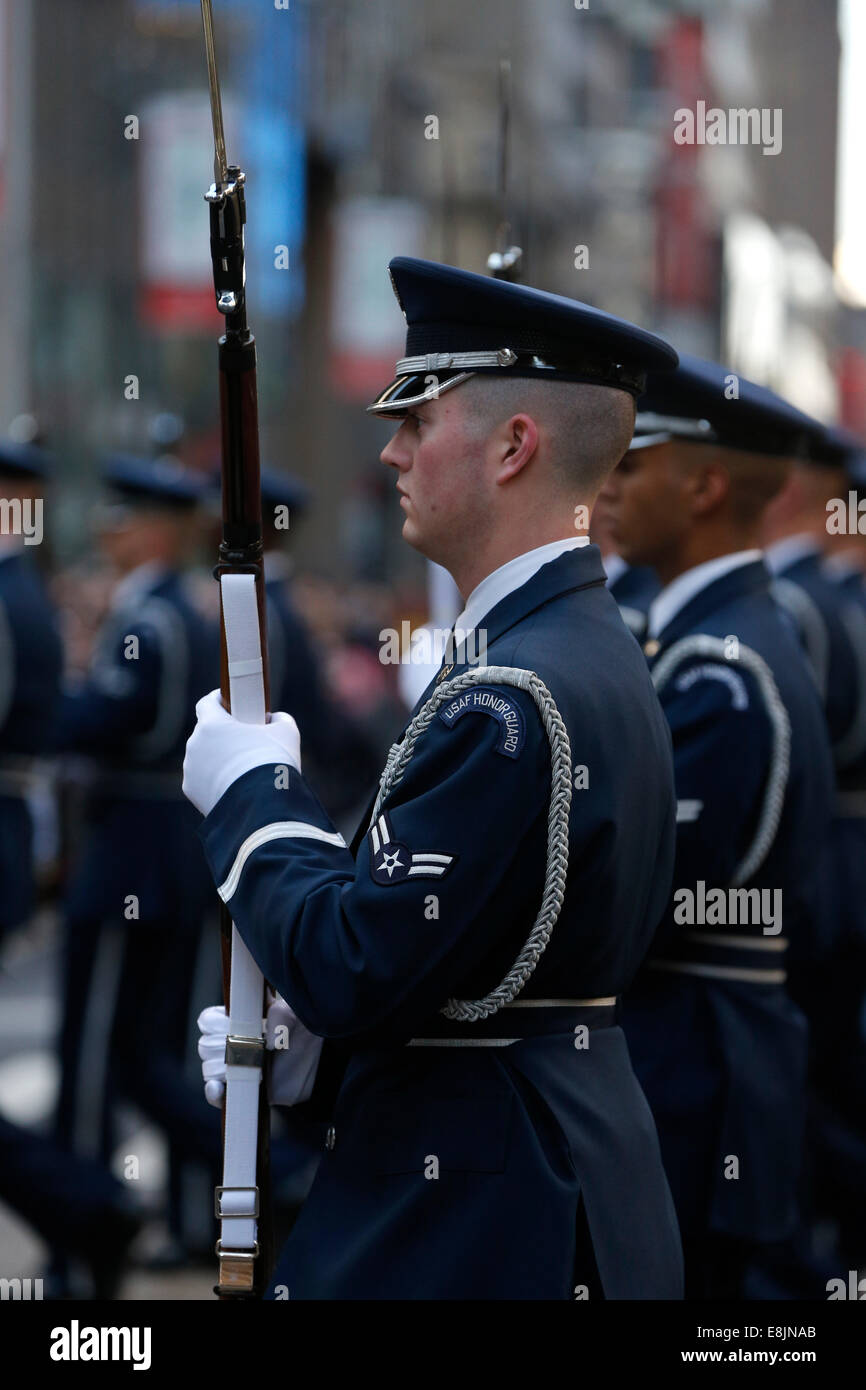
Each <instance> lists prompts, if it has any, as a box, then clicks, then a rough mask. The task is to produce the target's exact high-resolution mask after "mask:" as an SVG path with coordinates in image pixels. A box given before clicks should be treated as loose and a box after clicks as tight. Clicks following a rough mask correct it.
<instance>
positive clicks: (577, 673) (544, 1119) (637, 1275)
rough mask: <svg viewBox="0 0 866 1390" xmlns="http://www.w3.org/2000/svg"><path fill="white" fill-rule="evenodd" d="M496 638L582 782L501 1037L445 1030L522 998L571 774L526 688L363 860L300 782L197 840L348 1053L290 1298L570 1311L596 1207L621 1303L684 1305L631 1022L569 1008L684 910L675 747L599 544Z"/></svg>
mask: <svg viewBox="0 0 866 1390" xmlns="http://www.w3.org/2000/svg"><path fill="white" fill-rule="evenodd" d="M479 626H480V628H482V629H484V630H486V641H487V655H486V660H487V665H488V666H500V667H519V668H524V669H528V670H530V671H534V672H536V673H537V674H538V676H539V677H540V678H541V680H542V681H543V682H544V683H545V685H546V686H547V687H548V689H549V690H550V692H551V694H552V696H553V700H554V701H555V703H556V706H557V707H558V710H559V713H560V715H561V718H562V721H563V722H564V727H565V730H566V731H567V735H568V740H569V742H570V747H571V757H572V761H573V765H574V771H575V774H576V776H577V780H578V782H579V784H580V788H581V789H579V790H578V789H577V787H576V788H575V790H574V793H573V798H572V804H571V813H570V822H569V824H568V845H569V859H568V873H567V880H566V887H565V896H564V903H563V906H562V911H561V914H560V916H559V920H558V921H557V922H556V924H555V926H554V927H553V930H552V935H551V937H550V940H549V944H548V945H547V948H546V950H544V951H543V953H542V954H541V955H540V958H539V959H538V962H537V966H536V968H535V970H534V973H532V974H531V975H530V977H529V979H528V982H527V983H526V984H525V987H524V989H523V991H522V993H520V994H518V996H517V998H516V999H515V1000H514V1001H513V1004H511V1005H510V1006H507V1007H505V1008H503V1009H501V1010H500V1011H499V1012H498V1013H495V1014H494V1015H493V1016H492V1017H490V1018H487V1019H485V1020H484V1021H482V1022H479V1023H464V1024H460V1023H452V1022H450V1021H449V1020H448V1019H446V1018H445V1017H443V1015H442V1013H441V1010H442V1008H443V1006H445V1005H446V1001H448V1000H449V999H451V998H457V999H461V1000H476V999H478V998H480V997H482V996H484V995H485V994H486V993H487V992H488V991H490V990H492V989H494V988H495V987H496V986H497V985H498V984H499V983H500V981H501V980H502V979H503V977H504V976H505V974H506V973H507V972H508V971H509V968H510V967H511V965H512V963H513V962H514V960H515V957H516V956H517V955H518V953H519V952H520V950H521V947H522V946H523V944H524V942H525V940H526V938H527V936H528V935H529V932H530V928H531V927H532V925H533V923H534V921H535V918H536V915H537V913H538V911H539V907H540V903H541V896H542V887H543V881H544V871H545V864H546V854H547V822H548V813H549V801H550V790H551V755H550V750H549V744H548V737H547V734H546V733H545V729H544V726H543V724H542V722H541V718H540V716H539V713H538V708H537V706H536V704H535V701H534V700H533V698H532V696H531V695H530V694H528V693H527V692H526V691H524V690H518V689H516V688H515V687H513V686H511V685H509V684H505V683H497V682H490V683H484V684H483V685H481V686H475V687H473V689H474V690H475V693H476V694H477V696H478V699H477V701H471V700H470V701H468V702H466V704H465V705H460V704H459V703H457V704H455V703H454V702H451V701H449V702H447V703H446V704H445V705H443V706H442V707H441V709H440V711H439V712H437V713H436V714H435V715H434V716H433V718H432V720H431V722H430V724H429V726H428V727H427V728H426V730H425V732H424V733H423V734H422V735H421V736H420V738H419V740H418V743H417V745H416V748H415V752H414V754H413V756H412V757H411V759H410V760H409V762H408V764H407V766H406V767H405V770H404V772H403V775H402V778H401V780H399V781H398V782H397V783H396V785H395V786H394V787H393V788H392V790H391V791H390V793H389V794H388V795H387V797H386V799H385V801H384V804H383V806H382V807H381V809H380V811H379V813H378V814H377V815H376V818H375V820H374V822H373V824H372V825H370V827H369V830H368V820H367V819H365V820H364V823H363V824H362V826H361V827H360V828H359V833H358V835H357V836H356V838H355V842H354V845H353V850H350V849H348V848H346V847H345V846H343V845H342V844H341V843H339V842H335V841H336V840H337V837H336V836H335V834H334V832H333V827H332V826H331V825H330V824H329V822H328V819H327V817H326V815H325V813H324V811H323V810H322V808H321V806H320V805H319V804H318V803H317V801H316V800H315V798H314V797H313V795H312V794H311V792H310V791H309V789H308V787H307V785H306V783H305V781H304V779H303V777H301V776H300V775H299V774H293V775H292V777H291V779H290V785H289V787H288V789H285V788H283V787H282V786H281V787H280V789H277V788H276V786H275V781H277V782H278V781H280V780H281V779H279V778H278V779H275V777H274V773H273V769H271V768H269V767H265V768H258V769H253V770H252V771H250V772H248V773H247V774H246V775H245V776H243V777H242V778H240V779H239V780H238V781H237V782H236V783H235V784H234V785H233V786H231V787H230V788H229V790H228V791H227V792H226V793H225V795H224V796H223V797H222V799H221V800H220V802H219V803H218V805H217V806H216V807H215V808H214V810H213V811H212V812H211V814H210V815H209V816H208V817H207V818H206V819H205V821H204V823H203V825H202V828H201V833H202V837H203V840H204V844H205V847H206V852H207V856H208V861H209V863H210V866H211V869H212V872H213V875H214V879H215V881H216V883H217V884H218V885H221V893H222V896H223V898H224V900H226V901H227V902H228V905H229V908H230V910H231V913H232V916H233V918H234V920H235V921H236V923H237V926H238V929H239V930H240V932H241V934H242V935H243V937H244V939H245V941H246V942H247V944H248V946H249V947H250V950H251V951H252V953H253V955H254V956H255V958H256V960H257V961H258V963H259V964H260V966H261V968H262V970H263V971H264V973H265V975H266V976H267V978H268V979H269V980H270V981H271V982H272V983H273V984H274V985H275V986H276V988H277V989H279V991H280V992H281V993H282V994H283V995H284V997H285V998H286V999H287V1000H288V1001H289V1003H290V1004H291V1005H292V1007H293V1008H294V1009H295V1011H296V1013H297V1014H298V1015H299V1017H300V1018H301V1020H302V1021H303V1022H304V1023H305V1024H306V1025H307V1027H308V1028H310V1029H311V1030H312V1031H313V1032H315V1033H318V1034H321V1035H323V1036H324V1037H325V1038H327V1039H329V1040H332V1042H331V1044H330V1047H331V1051H332V1054H333V1049H334V1048H335V1047H336V1048H342V1049H343V1054H344V1058H345V1059H346V1063H345V1066H344V1067H343V1068H342V1069H338V1070H339V1087H338V1092H337V1096H336V1101H335V1104H334V1108H333V1111H332V1114H331V1121H332V1127H331V1130H330V1137H329V1143H328V1147H327V1148H326V1150H325V1152H324V1154H323V1157H322V1161H321V1164H320V1166H319V1170H318V1173H317V1176H316V1180H315V1183H314V1185H313V1188H312V1190H311V1193H310V1196H309V1198H308V1200H307V1202H306V1205H305V1206H304V1208H303V1210H302V1212H301V1216H300V1218H299V1220H298V1222H297V1224H296V1226H295V1227H294V1229H293V1233H292V1236H291V1238H290V1240H289V1243H288V1245H287V1247H286V1249H285V1251H284V1253H283V1256H282V1259H281V1261H280V1263H279V1265H278V1268H277V1272H276V1275H275V1280H274V1283H275V1285H282V1286H284V1288H285V1289H287V1290H288V1293H289V1297H290V1298H389V1299H390V1298H458V1299H464V1298H520V1299H522V1298H555V1299H568V1298H572V1297H573V1296H574V1292H573V1289H574V1282H575V1278H576V1276H577V1274H578V1273H579V1268H578V1265H577V1264H576V1261H575V1250H576V1243H575V1242H576V1236H575V1232H576V1221H577V1217H578V1208H579V1203H580V1200H581V1198H582V1200H583V1203H584V1207H585V1213H586V1219H587V1221H588V1226H589V1232H590V1236H591V1240H592V1244H593V1247H594V1253H595V1259H596V1262H597V1265H598V1270H599V1274H600V1277H601V1281H602V1284H603V1287H604V1291H605V1293H606V1295H607V1296H608V1297H613V1298H654V1297H658V1298H674V1297H679V1296H680V1291H681V1264H680V1251H679V1239H678V1233H677V1230H676V1222H675V1217H674V1213H673V1209H672V1204H671V1201H670V1195H669V1192H668V1188H667V1184H666V1181H665V1178H664V1174H663V1171H662V1168H661V1164H660V1159H659V1152H658V1143H657V1138H656V1134H655V1130H654V1126H653V1124H652V1119H651V1116H650V1114H649V1110H648V1107H647V1105H646V1102H645V1100H644V1097H643V1095H642V1094H641V1092H640V1089H639V1087H638V1086H637V1084H636V1082H635V1078H634V1074H633V1072H632V1068H631V1064H630V1061H629V1057H628V1052H627V1049H626V1046H625V1041H624V1038H623V1034H622V1032H621V1030H620V1028H619V1027H618V1026H616V1025H615V1021H614V1017H613V1015H614V1013H615V1011H614V1010H613V1009H611V1008H608V1007H605V1006H599V1007H594V1006H593V1005H590V1004H582V1005H580V1006H576V1005H574V1004H573V1002H572V1001H575V1000H581V1001H587V1000H597V999H599V998H607V997H613V996H618V995H619V994H620V993H621V992H622V990H624V989H625V987H626V986H627V985H628V983H629V982H630V980H631V979H632V977H633V975H634V973H635V971H636V970H637V968H638V965H639V964H640V961H641V959H642V957H643V955H644V953H645V951H646V949H647V947H648V944H649V941H650V939H651V936H652V933H653V929H654V927H655V924H656V922H657V920H658V917H659V914H660V913H661V911H662V909H663V907H664V904H665V902H666V901H667V896H668V889H669V882H670V872H671V864H672V856H673V842H674V792H673V780H672V769H671V761H670V740H669V735H668V732H667V729H666V726H665V723H664V719H663V717H662V715H661V711H660V709H659V706H658V702H657V700H656V698H655V696H654V694H653V691H652V687H651V683H650V679H649V675H648V672H647V670H646V664H645V662H644V659H643V657H642V654H641V652H640V650H639V649H638V647H637V646H636V645H635V643H634V641H633V639H632V638H631V637H630V636H629V634H628V632H627V631H626V629H625V627H624V626H623V624H622V621H621V619H620V616H619V613H618V611H617V608H616V604H615V603H614V601H613V599H612V598H611V597H610V595H609V594H608V593H607V591H606V589H605V586H604V572H603V569H602V566H601V561H600V556H599V552H598V549H597V548H596V547H595V546H591V547H587V548H585V549H582V550H581V549H577V550H572V551H570V552H567V553H566V554H564V555H562V556H560V557H559V558H557V559H556V560H554V561H552V562H550V563H548V564H547V565H545V566H544V567H543V568H542V569H541V570H540V571H539V572H538V573H537V574H535V575H534V576H533V577H532V578H531V579H530V580H529V581H528V582H527V583H525V584H524V585H523V586H522V587H521V588H519V589H517V590H515V591H514V592H513V593H511V594H509V595H508V596H507V597H506V598H504V599H502V600H501V602H499V603H498V604H497V605H496V606H495V607H494V608H493V610H492V611H491V612H490V613H489V614H488V615H487V617H486V618H485V619H484V620H483V622H482V623H481V624H480V625H479ZM462 654H463V655H464V656H465V655H466V652H465V650H464V651H463V652H462ZM460 655H461V650H460V649H458V652H457V656H458V658H459V656H460ZM465 670H466V666H465V665H463V664H461V663H460V662H459V660H458V661H457V664H456V666H455V667H454V669H453V670H449V668H448V666H445V667H444V668H443V672H444V675H445V677H446V678H450V679H453V678H456V677H457V676H459V675H460V674H461V673H463V672H464V671H465ZM435 685H436V683H435V682H434V683H433V684H431V686H430V687H428V691H427V692H426V695H427V696H429V695H430V693H431V692H432V691H433V690H434V689H435ZM424 698H425V697H422V701H421V702H419V705H418V706H416V712H417V710H418V709H419V708H420V707H421V704H422V703H423V700H424ZM581 769H583V770H582V771H581ZM532 1001H535V1003H536V1004H539V1005H540V1007H532ZM541 1001H545V1002H544V1003H543V1004H542V1003H541ZM527 1005H529V1007H527ZM576 1019H577V1020H588V1022H587V1028H588V1032H586V1033H583V1034H579V1035H577V1034H575V1027H579V1026H581V1024H580V1022H578V1023H576V1022H575V1020H576ZM599 1022H600V1023H603V1024H604V1025H612V1026H593V1025H594V1024H596V1023H599ZM528 1034H533V1036H527V1035H528ZM479 1043H480V1044H481V1045H479ZM583 1043H586V1044H587V1045H585V1046H584V1045H583ZM410 1044H412V1045H410ZM328 1050H329V1044H327V1043H326V1049H325V1051H326V1052H328Z"/></svg>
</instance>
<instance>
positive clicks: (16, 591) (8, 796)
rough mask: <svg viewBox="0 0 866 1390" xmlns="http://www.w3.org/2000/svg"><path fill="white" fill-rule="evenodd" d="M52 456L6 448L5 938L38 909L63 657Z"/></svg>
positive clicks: (2, 585) (0, 459)
mask: <svg viewBox="0 0 866 1390" xmlns="http://www.w3.org/2000/svg"><path fill="white" fill-rule="evenodd" d="M49 468H50V461H49V457H48V455H47V454H46V453H45V452H44V450H42V449H40V448H37V447H36V446H35V445H32V444H17V443H13V442H12V441H4V442H3V443H0V502H2V506H3V509H4V515H3V519H2V524H0V882H2V884H3V891H2V893H0V938H2V936H3V935H4V934H5V933H6V932H7V931H9V930H11V929H12V928H13V927H19V926H21V925H22V924H23V923H24V922H26V921H27V920H28V918H29V917H30V914H31V912H32V911H33V907H34V900H35V888H34V877H33V822H32V817H31V811H30V807H29V805H28V795H29V793H30V792H31V790H32V789H33V787H34V786H35V782H36V778H37V776H38V765H37V760H38V759H39V758H40V757H44V756H45V754H46V753H47V752H48V751H49V747H48V744H49V739H50V726H51V719H52V716H53V714H54V710H55V708H56V705H57V702H58V699H59V697H60V675H61V670H62V666H63V654H62V650H61V644H60V636H59V633H58V630H57V623H56V620H55V614H54V609H53V607H52V605H51V602H50V600H49V598H48V594H47V593H46V591H45V586H44V584H43V582H42V578H41V575H40V573H39V570H38V569H37V567H36V565H35V563H34V562H33V555H34V551H35V548H36V546H37V545H38V544H39V542H40V541H41V539H42V533H43V528H44V517H43V507H44V492H45V481H46V478H47V475H48V471H49Z"/></svg>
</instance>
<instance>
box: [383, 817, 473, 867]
mask: <svg viewBox="0 0 866 1390" xmlns="http://www.w3.org/2000/svg"><path fill="white" fill-rule="evenodd" d="M367 839H368V841H369V843H370V874H371V875H372V878H373V881H374V883H382V884H385V883H403V882H404V880H405V879H407V878H442V877H443V876H444V875H445V874H447V873H448V870H449V869H450V868H451V866H452V864H455V863H456V862H457V855H456V854H438V853H434V852H433V851H432V850H431V851H423V850H422V851H418V852H417V853H415V854H413V853H412V851H411V850H410V849H409V848H408V847H407V846H406V845H404V844H401V842H400V841H399V840H395V839H394V836H393V834H392V833H391V822H390V821H389V820H388V817H387V815H386V813H385V812H384V811H383V812H382V814H381V815H380V816H377V818H376V822H375V824H374V825H372V826H371V827H370V830H369V831H368V833H367Z"/></svg>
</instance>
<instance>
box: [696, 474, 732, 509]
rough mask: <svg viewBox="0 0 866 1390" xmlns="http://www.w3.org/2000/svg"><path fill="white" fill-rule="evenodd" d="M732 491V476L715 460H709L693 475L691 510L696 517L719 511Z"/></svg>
mask: <svg viewBox="0 0 866 1390" xmlns="http://www.w3.org/2000/svg"><path fill="white" fill-rule="evenodd" d="M730 490H731V475H730V473H729V472H728V470H727V469H726V468H725V467H724V466H723V465H722V464H721V463H717V462H716V461H715V460H708V461H707V462H706V463H705V464H702V465H701V466H700V467H699V468H696V469H694V471H693V473H692V488H691V509H692V514H693V515H694V516H707V515H708V514H709V513H710V512H714V511H717V510H718V508H719V507H721V506H722V505H723V504H724V502H725V501H726V499H727V497H728V494H729V492H730Z"/></svg>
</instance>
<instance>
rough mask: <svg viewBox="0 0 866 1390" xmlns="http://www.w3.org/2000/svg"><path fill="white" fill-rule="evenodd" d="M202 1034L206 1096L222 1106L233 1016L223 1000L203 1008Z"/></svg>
mask: <svg viewBox="0 0 866 1390" xmlns="http://www.w3.org/2000/svg"><path fill="white" fill-rule="evenodd" d="M198 1027H199V1032H200V1033H201V1037H200V1038H199V1040H198V1055H199V1057H201V1061H202V1066H201V1074H202V1076H203V1077H204V1098H205V1100H206V1101H207V1103H208V1105H215V1106H216V1108H217V1110H221V1109H222V1107H223V1104H224V1102H225V1098H226V1038H227V1037H228V1034H229V1016H228V1014H227V1013H226V1011H225V1009H224V1008H223V1006H222V1004H211V1006H210V1008H208V1009H202V1011H201V1013H200V1014H199V1016H198Z"/></svg>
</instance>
